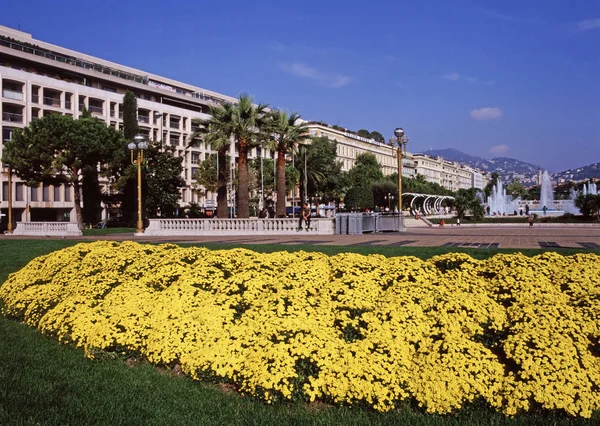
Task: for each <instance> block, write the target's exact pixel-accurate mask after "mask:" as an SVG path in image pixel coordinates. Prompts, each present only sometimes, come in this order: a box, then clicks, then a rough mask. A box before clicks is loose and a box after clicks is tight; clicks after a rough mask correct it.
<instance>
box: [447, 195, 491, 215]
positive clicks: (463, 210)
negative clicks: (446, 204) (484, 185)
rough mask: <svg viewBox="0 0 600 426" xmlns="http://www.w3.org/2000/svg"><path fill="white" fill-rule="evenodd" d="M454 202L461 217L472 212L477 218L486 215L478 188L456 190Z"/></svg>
mask: <svg viewBox="0 0 600 426" xmlns="http://www.w3.org/2000/svg"><path fill="white" fill-rule="evenodd" d="M453 204H454V207H455V208H456V213H457V216H458V217H459V218H460V219H462V218H463V217H465V216H466V215H468V214H470V215H471V216H473V218H474V219H475V220H481V219H483V216H484V215H485V209H484V207H483V205H482V204H481V201H479V198H478V197H477V189H476V188H471V189H459V190H458V191H456V194H455V196H454V202H453Z"/></svg>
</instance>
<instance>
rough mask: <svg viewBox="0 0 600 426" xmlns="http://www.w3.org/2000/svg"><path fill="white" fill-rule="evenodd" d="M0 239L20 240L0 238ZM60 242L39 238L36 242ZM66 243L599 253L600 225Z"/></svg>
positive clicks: (123, 236)
mask: <svg viewBox="0 0 600 426" xmlns="http://www.w3.org/2000/svg"><path fill="white" fill-rule="evenodd" d="M0 238H2V239H9V238H10V239H14V238H22V237H16V236H2V237H0ZM51 238H52V239H60V238H56V237H41V238H38V239H51ZM66 239H70V240H85V241H94V240H120V241H122V240H133V241H139V242H174V243H228V244H239V245H240V246H243V245H245V244H283V245H286V244H290V245H294V244H314V245H335V246H408V247H411V246H412V247H442V246H445V247H472V248H517V249H519V248H520V249H526V248H537V249H539V248H552V247H563V248H578V249H582V248H589V249H595V250H600V225H588V226H564V227H563V226H556V225H554V226H534V227H533V228H530V227H529V226H527V225H516V226H514V227H508V226H502V227H494V226H489V225H488V226H479V227H478V226H468V227H467V226H462V227H457V226H446V227H444V228H440V227H433V228H409V229H408V230H407V231H406V232H400V233H399V232H392V233H378V234H362V235H320V236H308V235H303V233H302V232H298V234H296V235H280V236H264V235H261V236H255V237H254V236H237V237H236V236H214V237H134V236H133V234H113V235H106V236H98V237H73V238H66Z"/></svg>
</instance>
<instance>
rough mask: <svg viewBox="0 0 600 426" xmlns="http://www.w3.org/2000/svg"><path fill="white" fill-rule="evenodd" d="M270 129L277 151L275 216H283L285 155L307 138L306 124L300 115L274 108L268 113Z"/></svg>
mask: <svg viewBox="0 0 600 426" xmlns="http://www.w3.org/2000/svg"><path fill="white" fill-rule="evenodd" d="M270 117H271V120H272V121H271V122H270V125H271V126H270V131H271V132H272V133H273V134H274V135H275V149H276V151H277V207H276V214H277V217H285V194H286V185H285V156H286V154H287V153H288V152H289V151H290V150H291V149H293V148H294V145H295V144H297V143H300V142H302V141H303V140H305V139H306V138H308V126H307V123H306V122H301V121H300V115H299V114H297V113H295V112H294V113H292V114H290V115H288V114H287V112H285V111H280V110H276V111H273V112H272V113H271V114H270Z"/></svg>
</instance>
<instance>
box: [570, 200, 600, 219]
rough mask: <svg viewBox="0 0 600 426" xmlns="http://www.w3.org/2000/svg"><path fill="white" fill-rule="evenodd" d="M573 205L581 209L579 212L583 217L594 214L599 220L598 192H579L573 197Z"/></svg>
mask: <svg viewBox="0 0 600 426" xmlns="http://www.w3.org/2000/svg"><path fill="white" fill-rule="evenodd" d="M575 206H576V207H577V208H578V209H579V211H581V214H582V215H583V216H585V217H590V216H592V215H596V218H597V219H598V220H600V194H598V195H595V194H586V195H585V196H584V195H583V194H579V195H578V196H577V198H575Z"/></svg>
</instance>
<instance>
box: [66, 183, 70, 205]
mask: <svg viewBox="0 0 600 426" xmlns="http://www.w3.org/2000/svg"><path fill="white" fill-rule="evenodd" d="M65 201H71V187H70V186H67V185H65Z"/></svg>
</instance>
